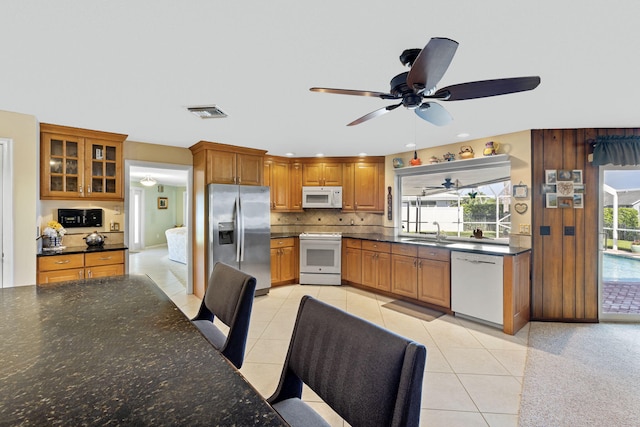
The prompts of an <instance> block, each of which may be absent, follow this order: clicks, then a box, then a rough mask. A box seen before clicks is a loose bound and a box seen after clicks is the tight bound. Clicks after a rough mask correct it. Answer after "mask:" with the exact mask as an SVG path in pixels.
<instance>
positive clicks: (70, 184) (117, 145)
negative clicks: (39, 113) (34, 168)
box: [40, 123, 127, 200]
mask: <svg viewBox="0 0 640 427" xmlns="http://www.w3.org/2000/svg"><path fill="white" fill-rule="evenodd" d="M126 138H127V135H123V134H117V133H109V132H100V131H94V130H88V129H79V128H73V127H68V126H58V125H52V124H47V123H41V124H40V198H41V199H43V200H56V199H65V200H73V199H95V200H124V193H123V191H124V174H123V150H122V145H123V142H124V140H125V139H126Z"/></svg>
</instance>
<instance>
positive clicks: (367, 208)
mask: <svg viewBox="0 0 640 427" xmlns="http://www.w3.org/2000/svg"><path fill="white" fill-rule="evenodd" d="M342 179H343V184H342V210H343V211H345V212H347V211H362V212H383V211H384V200H385V197H384V158H379V159H377V160H376V159H375V158H372V159H367V161H357V162H351V163H344V164H343V169H342Z"/></svg>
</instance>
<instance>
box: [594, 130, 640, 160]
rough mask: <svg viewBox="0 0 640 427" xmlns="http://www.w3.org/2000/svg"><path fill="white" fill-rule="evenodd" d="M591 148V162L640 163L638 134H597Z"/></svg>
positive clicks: (639, 137)
mask: <svg viewBox="0 0 640 427" xmlns="http://www.w3.org/2000/svg"><path fill="white" fill-rule="evenodd" d="M594 145H595V146H594V148H593V164H594V165H596V166H600V165H607V164H612V165H617V166H628V165H636V166H637V165H640V136H617V135H607V136H599V137H597V138H596V140H595V144H594Z"/></svg>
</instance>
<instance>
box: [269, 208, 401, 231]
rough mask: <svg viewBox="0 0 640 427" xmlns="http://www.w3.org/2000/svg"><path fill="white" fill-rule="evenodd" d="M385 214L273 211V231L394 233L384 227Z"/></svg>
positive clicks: (309, 210)
mask: <svg viewBox="0 0 640 427" xmlns="http://www.w3.org/2000/svg"><path fill="white" fill-rule="evenodd" d="M383 224H384V216H383V215H381V214H374V213H354V212H350V213H343V212H340V211H339V210H334V209H307V210H305V211H304V212H293V213H280V212H272V213H271V232H272V233H302V232H310V231H317V232H322V231H324V232H342V233H382V234H393V229H392V228H388V227H384V225H383Z"/></svg>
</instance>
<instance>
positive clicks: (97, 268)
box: [38, 250, 125, 285]
mask: <svg viewBox="0 0 640 427" xmlns="http://www.w3.org/2000/svg"><path fill="white" fill-rule="evenodd" d="M124 252H125V251H124V250H121V251H104V252H92V253H86V254H85V253H79V254H68V255H65V254H61V255H47V256H41V257H38V284H39V285H45V284H47V283H57V282H64V281H67V280H79V279H91V278H96V277H107V276H119V275H121V274H124Z"/></svg>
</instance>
